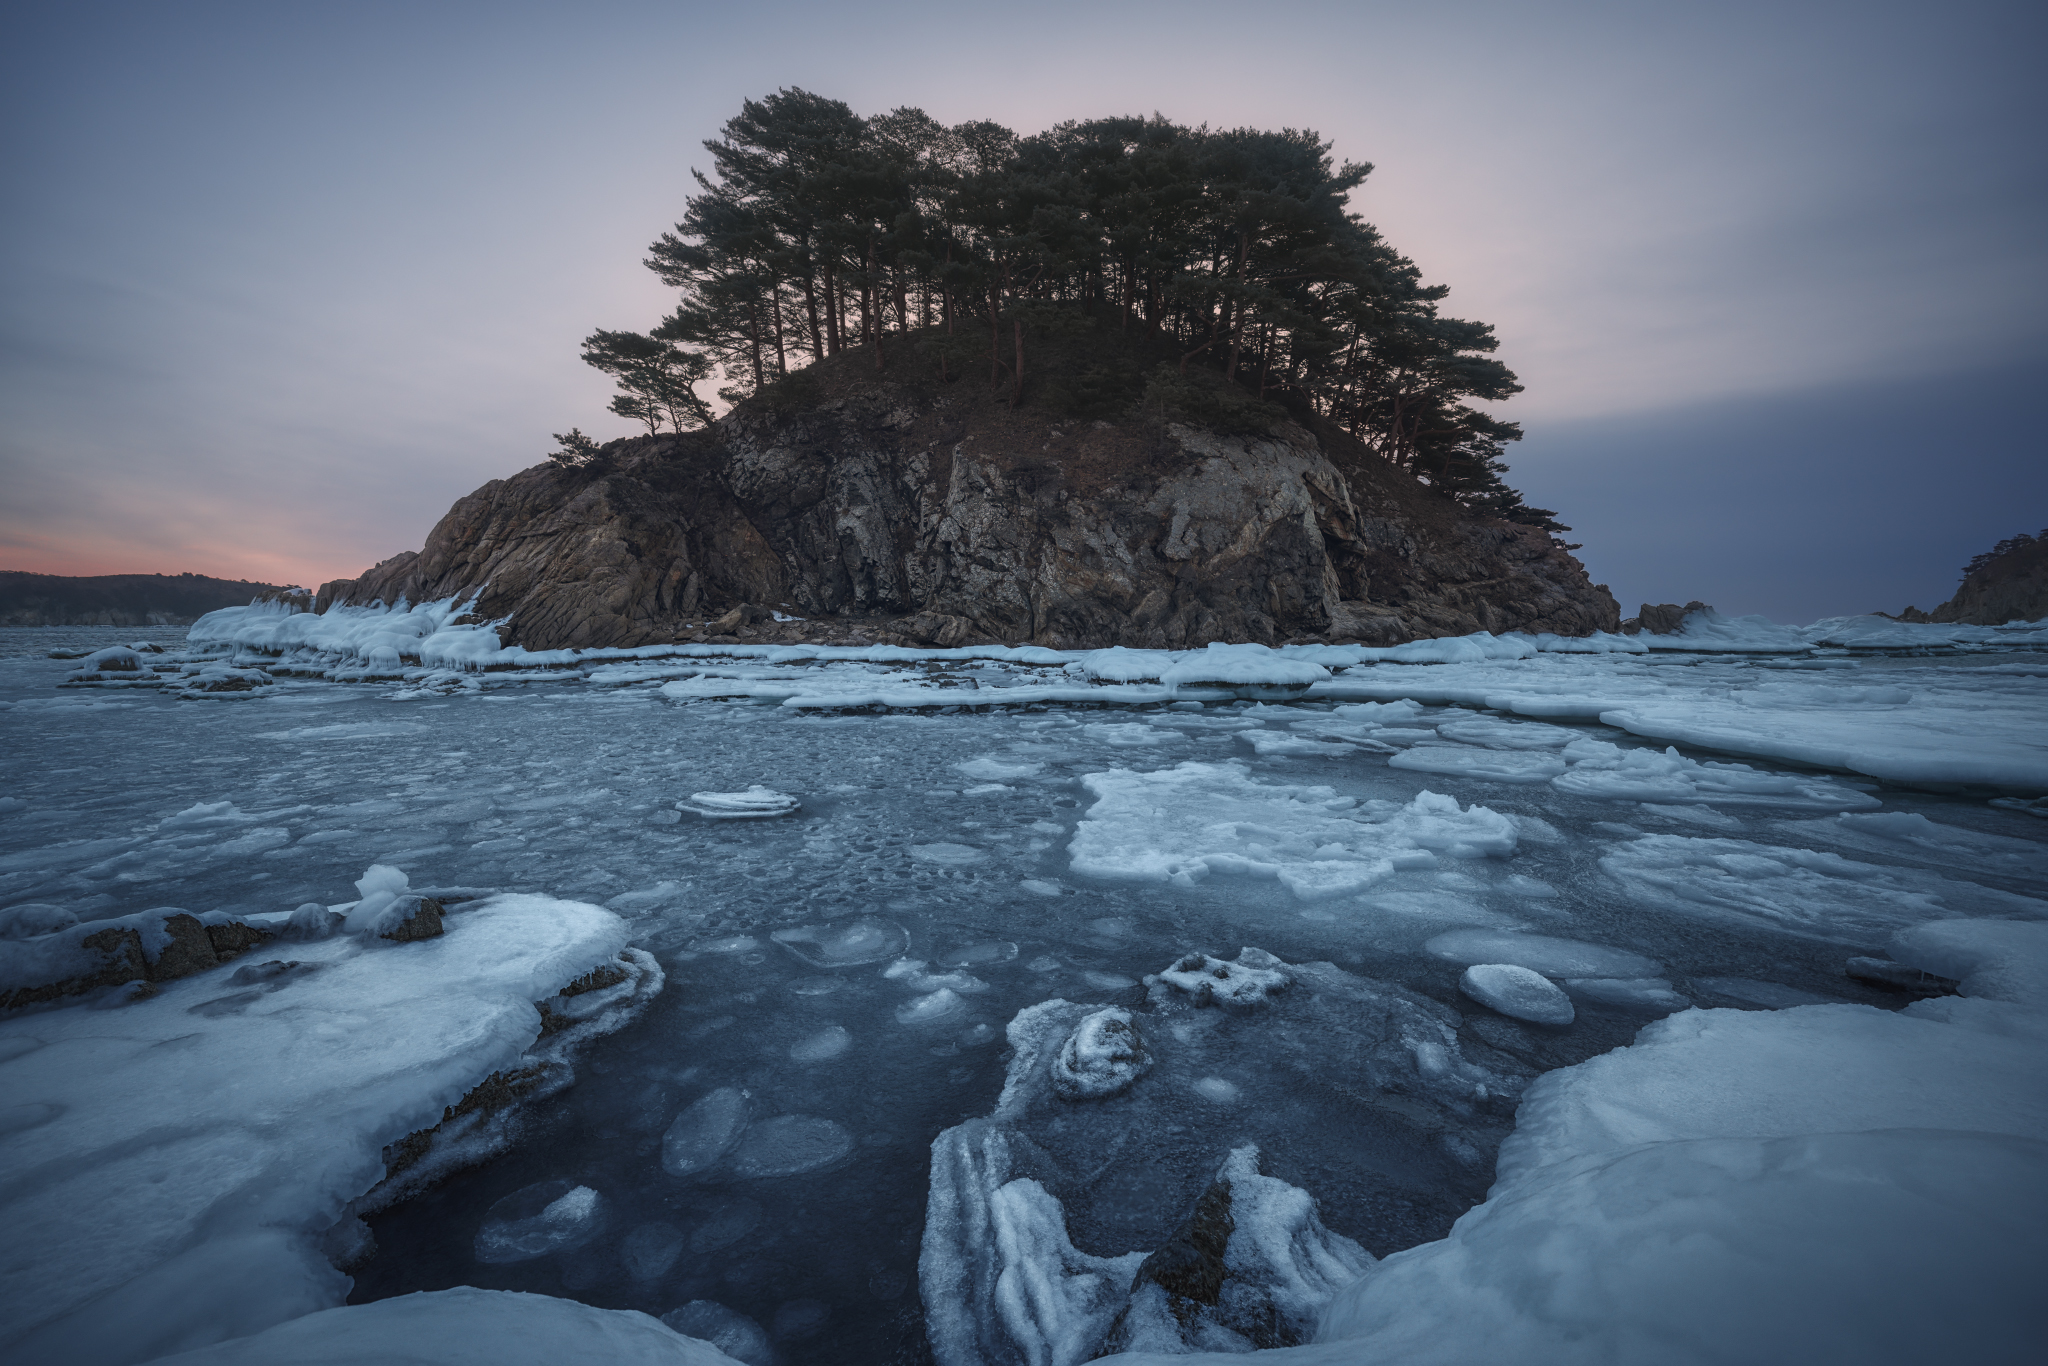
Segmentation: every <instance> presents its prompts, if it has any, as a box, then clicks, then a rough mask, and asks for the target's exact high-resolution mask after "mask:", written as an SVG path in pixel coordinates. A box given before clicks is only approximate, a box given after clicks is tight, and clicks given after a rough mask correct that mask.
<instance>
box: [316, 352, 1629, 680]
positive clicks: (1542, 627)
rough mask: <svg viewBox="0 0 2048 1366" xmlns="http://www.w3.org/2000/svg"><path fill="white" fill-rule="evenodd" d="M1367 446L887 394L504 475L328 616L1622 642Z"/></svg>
mask: <svg viewBox="0 0 2048 1366" xmlns="http://www.w3.org/2000/svg"><path fill="white" fill-rule="evenodd" d="M962 387H964V386H956V388H962ZM1349 446H1350V443H1349V439H1348V438H1346V437H1343V435H1342V434H1341V433H1334V432H1332V433H1324V434H1323V437H1322V439H1320V440H1319V439H1318V437H1317V436H1316V435H1315V434H1312V433H1310V432H1308V431H1306V430H1304V429H1302V428H1300V427H1296V426H1292V425H1288V426H1284V427H1282V428H1280V429H1277V431H1276V432H1275V433H1273V434H1271V435H1266V436H1258V437H1239V436H1226V435H1222V434H1219V433H1216V432H1211V431H1205V430H1199V429H1194V428H1188V427H1182V426H1169V427H1166V428H1164V429H1159V428H1154V427H1148V426H1144V425H1141V424H1135V423H1125V424H1111V423H1106V422H1094V423H1090V422H1085V421H1065V422H1048V421H1047V420H1046V417H1045V415H1044V414H1043V413H1040V412H1034V411H1033V410H1031V409H1028V408H1027V409H1024V410H1020V411H1017V412H1011V411H1009V410H1007V409H1006V408H1003V407H1002V406H1001V405H999V404H997V403H994V402H991V401H989V400H987V399H985V398H983V397H982V396H980V395H979V394H974V395H971V396H966V397H963V396H961V395H959V394H955V393H948V392H946V391H944V390H940V389H935V388H919V387H916V386H910V385H894V384H885V383H877V384H873V385H870V386H867V387H866V388H863V389H860V390H857V391H855V392H853V393H852V394H850V395H849V396H846V397H843V398H840V399H836V400H833V401H831V402H827V403H823V404H820V405H818V406H816V407H812V408H807V409H803V410H800V411H795V412H788V413H776V412H772V411H769V410H767V409H765V408H749V409H742V410H738V411H736V412H735V413H733V414H732V415H730V416H728V417H727V418H726V419H724V420H723V421H722V422H721V423H720V424H719V426H718V427H717V428H716V429H715V430H713V431H711V432H705V433H693V434H691V435H690V436H686V437H673V436H667V437H657V438H647V439H641V440H636V441H632V442H624V443H618V444H617V445H615V446H613V447H610V448H608V456H607V458H606V460H605V461H604V462H603V463H602V465H601V466H599V467H594V468H592V469H588V470H581V471H565V470H559V469H555V468H553V467H550V466H537V467H535V468H533V469H529V470H526V471H524V472H522V473H520V474H518V475H516V476H514V477H513V478H511V479H508V480H499V481H493V482H492V483H490V484H487V485H485V486H484V487H483V488H482V489H479V490H478V491H477V492H476V493H474V494H471V495H470V496H469V497H467V498H464V499H462V500H461V501H460V502H458V503H457V504H456V505H455V507H454V508H453V509H452V510H451V511H450V512H449V514H448V516H447V517H446V518H444V519H443V520H442V522H441V524H440V525H439V526H437V527H436V528H435V529H434V532H433V534H432V535H431V536H430V537H429V538H428V542H427V546H426V548H425V549H424V550H423V551H421V552H420V553H419V554H418V555H414V556H399V557H397V558H395V559H393V560H390V561H387V562H385V563H384V564H382V565H379V566H378V567H377V568H376V569H374V570H372V571H370V572H369V573H367V574H365V575H364V576H363V577H362V578H360V579H356V580H344V581H339V582H337V583H333V584H329V585H326V586H325V587H324V588H323V589H322V590H321V606H323V607H324V606H325V605H326V604H327V603H328V602H333V601H352V602H366V601H369V600H371V599H373V598H379V597H381V598H384V599H385V600H387V601H388V600H393V599H395V598H396V597H397V596H399V595H400V594H404V595H406V596H408V597H410V598H411V599H412V600H414V601H420V600H424V599H432V598H442V597H447V596H449V595H450V594H454V593H462V592H467V591H471V590H474V589H477V588H479V587H483V588H484V593H483V597H482V600H481V601H480V603H479V610H480V611H481V612H484V613H487V614H489V615H490V616H492V617H503V616H507V615H509V616H510V617H511V623H510V626H509V638H510V639H511V640H512V641H515V642H517V643H520V644H524V645H527V646H529V647H533V648H549V647H557V646H566V645H637V644H647V643H654V642H660V641H667V640H672V639H677V638H679V637H681V636H684V635H687V633H688V632H689V630H690V629H692V628H695V627H697V626H699V625H701V624H702V623H703V622H704V621H705V620H706V619H707V618H709V617H713V616H717V615H718V614H720V613H722V612H726V611H727V610H728V609H729V608H731V607H733V606H734V605H735V604H739V603H754V604H759V603H767V604H773V605H775V606H779V607H786V608H787V610H788V611H790V612H791V613H793V614H795V615H799V616H803V617H806V618H812V619H814V620H815V619H817V618H823V617H838V618H856V619H876V623H877V626H879V627H881V629H880V630H873V629H871V632H870V633H871V634H875V635H877V636H878V637H879V638H882V639H899V640H904V641H908V642H914V643H920V644H924V643H930V644H941V645H956V644H964V643H974V642H981V641H1003V642H1024V641H1030V642H1034V643H1037V644H1042V645H1049V646H1054V647H1061V648H1078V647H1093V646H1102V645H1130V646H1137V647H1150V648H1184V647H1189V646H1198V645H1202V644H1205V643H1207V642H1208V641H1211V640H1233V641H1244V640H1250V641H1262V642H1266V643H1278V642H1281V641H1286V640H1299V639H1323V640H1364V641H1366V642H1368V643H1372V644H1394V643H1398V642H1400V641H1403V640H1410V639H1415V638H1418V637H1423V636H1436V635H1446V634H1462V633H1465V632H1469V631H1475V630H1490V631H1495V632H1499V631H1508V630H1530V631H1556V632H1558V633H1560V634H1576V635H1582V634H1585V633H1587V632H1589V631H1592V630H1595V629H1607V630H1612V629H1614V628H1615V627H1616V626H1617V625H1618V624H1619V617H1620V613H1619V610H1618V608H1617V607H1616V604H1615V602H1614V599H1613V597H1612V596H1611V595H1610V594H1609V593H1608V592H1607V590H1606V589H1605V588H1604V587H1603V586H1599V585H1594V584H1591V583H1589V582H1588V581H1587V578H1586V574H1585V570H1584V568H1583V567H1582V566H1580V565H1579V563H1578V562H1577V561H1576V560H1574V559H1573V558H1572V557H1571V556H1570V555H1569V554H1568V553H1567V552H1565V551H1564V550H1563V549H1562V548H1561V547H1560V546H1558V545H1557V544H1556V543H1555V542H1554V541H1553V540H1552V539H1551V538H1550V537H1549V536H1547V535H1545V534H1544V533H1542V532H1539V531H1536V530H1533V529H1530V528H1526V527H1519V526H1514V525H1511V524H1508V523H1504V522H1496V521H1492V520H1487V519H1480V518H1474V517H1472V516H1470V515H1469V514H1467V513H1465V512H1464V511H1463V510H1462V509H1460V508H1458V507H1457V506H1456V505H1455V504H1453V503H1451V502H1450V501H1449V500H1447V499H1445V498H1443V497H1441V496H1440V495H1437V494H1434V493H1431V492H1430V491H1429V490H1428V489H1426V488H1424V487H1423V486H1422V485H1420V484H1418V483H1416V482H1415V481H1414V480H1413V479H1412V478H1410V477H1409V476H1407V475H1406V474H1404V473H1401V472H1399V471H1396V470H1393V469H1391V468H1390V467H1387V466H1386V465H1384V464H1382V463H1381V462H1379V461H1378V460H1376V459H1375V458H1373V457H1372V456H1371V455H1369V454H1366V453H1363V452H1362V451H1360V450H1358V449H1355V448H1354V449H1345V448H1346V447H1349ZM787 634H791V635H805V634H809V633H808V632H804V631H800V630H791V631H789V632H787Z"/></svg>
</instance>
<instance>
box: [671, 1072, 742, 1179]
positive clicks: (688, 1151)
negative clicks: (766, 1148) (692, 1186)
mask: <svg viewBox="0 0 2048 1366" xmlns="http://www.w3.org/2000/svg"><path fill="white" fill-rule="evenodd" d="M746 1124H747V1099H746V1097H745V1096H743V1095H741V1094H740V1092H739V1091H738V1090H737V1089H736V1088H734V1087H731V1086H721V1087H719V1088H718V1089H717V1090H715V1091H712V1092H710V1093H709V1094H707V1095H704V1096H701V1097H699V1098H698V1099H697V1100H696V1101H694V1102H692V1103H691V1104H690V1105H689V1107H688V1108H686V1109H685V1110H684V1111H683V1112H682V1113H681V1114H679V1115H677V1116H676V1118H675V1122H674V1123H673V1124H671V1125H669V1126H668V1132H667V1133H665V1134H663V1135H662V1136H661V1166H662V1170H664V1171H666V1172H667V1173H668V1174H669V1175H670V1176H694V1175H696V1174H697V1173H698V1172H701V1171H704V1170H706V1169H707V1168H709V1167H711V1166H713V1165H715V1164H716V1163H717V1161H718V1159H720V1158H721V1157H724V1156H725V1154H726V1151H727V1150H728V1149H730V1148H731V1147H732V1145H733V1142H734V1141H735V1140H736V1139H738V1138H739V1136H740V1130H742V1129H744V1128H745V1127H746Z"/></svg>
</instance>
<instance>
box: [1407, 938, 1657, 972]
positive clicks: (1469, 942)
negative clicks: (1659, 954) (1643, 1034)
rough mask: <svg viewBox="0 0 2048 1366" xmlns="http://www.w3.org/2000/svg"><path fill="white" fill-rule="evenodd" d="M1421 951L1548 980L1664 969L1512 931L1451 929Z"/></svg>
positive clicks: (1637, 958) (1635, 957) (1633, 957)
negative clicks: (1506, 965)
mask: <svg viewBox="0 0 2048 1366" xmlns="http://www.w3.org/2000/svg"><path fill="white" fill-rule="evenodd" d="M1422 947H1423V949H1424V950H1425V951H1427V952H1429V953H1432V954H1435V955H1436V956H1437V957H1438V958H1442V959H1444V960H1446V961H1448V962H1452V963H1512V964H1514V965H1516V966H1517V967H1523V968H1527V969H1529V970H1530V971H1531V972H1538V973H1541V974H1543V975H1544V976H1546V977H1654V976H1656V975H1657V974H1658V973H1659V972H1661V971H1662V970H1663V967H1664V965H1663V964H1662V963H1659V962H1658V961H1657V960H1656V959H1654V958H1645V957H1643V956H1642V955H1641V954H1635V953H1625V952H1623V951H1622V950H1620V949H1610V948H1605V947H1602V946H1601V945H1599V944H1586V943H1581V942H1580V941H1578V940H1576V939H1553V938H1551V937H1550V936H1548V935H1542V934H1516V933H1513V932H1512V931H1507V930H1451V931H1449V932H1448V933H1445V934H1440V935H1438V936H1436V937H1435V938H1434V939H1431V940H1430V941H1429V942H1428V943H1427V944H1424V945H1423V946H1422Z"/></svg>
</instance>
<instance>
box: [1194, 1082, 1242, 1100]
mask: <svg viewBox="0 0 2048 1366" xmlns="http://www.w3.org/2000/svg"><path fill="white" fill-rule="evenodd" d="M1194 1088H1195V1093H1196V1094H1197V1095H1199V1096H1201V1098H1202V1099H1203V1100H1207V1101H1213V1102H1215V1103H1216V1104H1218V1105H1235V1104H1237V1102H1238V1101H1239V1099H1240V1098H1242V1097H1243V1095H1244V1089H1243V1088H1242V1087H1240V1086H1238V1085H1237V1083H1235V1082H1230V1081H1225V1080H1224V1079H1223V1078H1222V1077H1197V1078H1196V1079H1195V1082H1194Z"/></svg>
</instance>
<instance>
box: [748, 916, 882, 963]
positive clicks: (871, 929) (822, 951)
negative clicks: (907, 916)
mask: <svg viewBox="0 0 2048 1366" xmlns="http://www.w3.org/2000/svg"><path fill="white" fill-rule="evenodd" d="M768 937H769V938H770V939H773V940H774V941H775V942H776V943H778V944H780V945H782V947H783V948H785V949H788V950H789V951H790V952H791V953H793V954H795V955H796V956H797V957H798V958H800V959H802V960H803V961H804V962H806V963H809V964H810V965H811V966H812V967H814V968H849V967H859V966H861V965H862V964H864V963H879V962H881V961H882V960H884V959H886V958H894V957H896V956H897V955H898V954H900V953H902V952H903V950H904V948H905V947H907V946H908V945H909V943H910V933H909V931H907V930H905V929H904V928H903V927H902V926H901V925H898V924H896V923H895V922H894V921H890V920H877V919H874V918H873V917H870V916H863V917H861V918H860V919H858V920H835V921H831V922H828V923H826V924H823V925H798V926H796V927H794V928H792V929H787V930H777V931H775V932H774V933H773V934H771V935H769V936H768Z"/></svg>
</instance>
